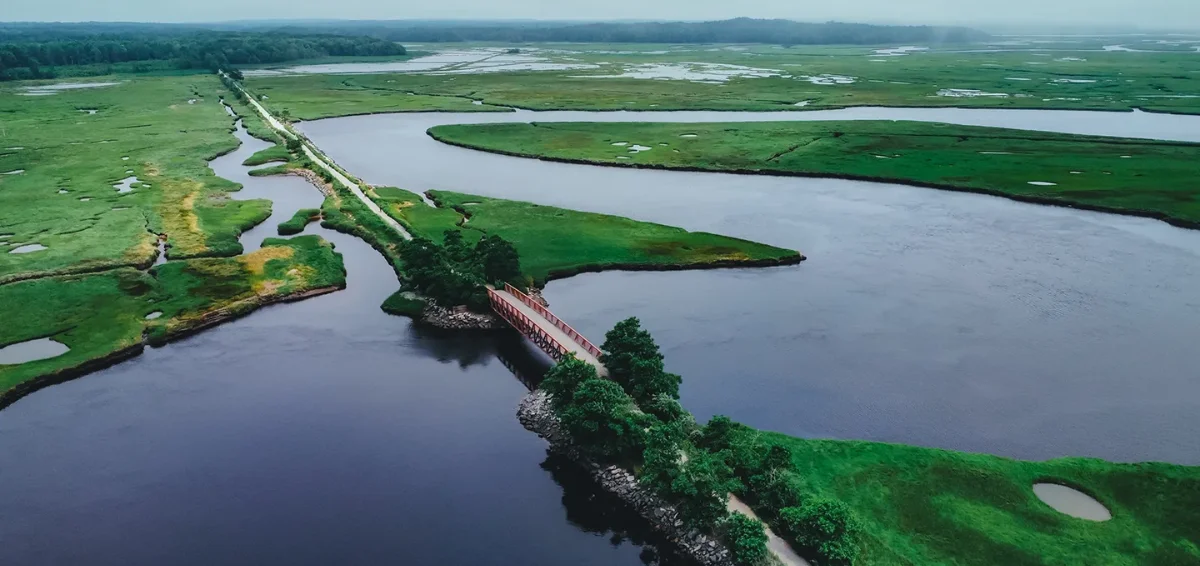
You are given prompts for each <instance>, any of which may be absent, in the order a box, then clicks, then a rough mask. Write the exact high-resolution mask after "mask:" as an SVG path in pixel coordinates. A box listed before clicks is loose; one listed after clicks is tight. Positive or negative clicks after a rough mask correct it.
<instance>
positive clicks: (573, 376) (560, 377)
mask: <svg viewBox="0 0 1200 566" xmlns="http://www.w3.org/2000/svg"><path fill="white" fill-rule="evenodd" d="M589 379H596V368H595V367H593V366H592V364H589V363H587V362H585V361H582V360H580V359H579V358H576V357H575V356H569V357H567V358H564V359H563V361H561V362H558V363H557V364H554V367H552V368H550V371H548V372H546V377H545V378H543V379H542V383H541V385H540V386H539V387H540V388H541V389H543V390H545V391H546V392H547V393H549V394H550V395H551V401H552V402H553V403H554V407H555V408H561V407H565V406H567V405H570V404H571V401H572V399H574V397H575V390H576V389H578V388H579V386H580V384H582V383H583V382H585V381H587V380H589Z"/></svg>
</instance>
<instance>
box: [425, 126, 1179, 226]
mask: <svg viewBox="0 0 1200 566" xmlns="http://www.w3.org/2000/svg"><path fill="white" fill-rule="evenodd" d="M430 134H431V135H432V136H433V137H434V138H436V139H438V140H440V141H443V142H446V143H451V144H455V145H461V146H465V147H469V148H472V149H479V150H484V151H492V152H497V153H505V154H510V155H519V156H525V157H536V158H541V159H550V160H561V161H568V162H579V163H591V164H599V165H615V166H625V167H647V168H661V169H678V170H699V171H715V172H728V173H748V174H768V175H798V176H813V177H840V178H848V179H861V180H871V181H884V182H898V183H906V184H913V185H919V186H927V187H934V188H942V189H949V190H961V191H970V192H980V193H986V194H992V195H996V196H1003V197H1008V198H1013V199H1016V200H1023V201H1029V202H1037V203H1043V204H1056V205H1062V206H1073V207H1078V208H1086V209H1093V210H1100V211H1105V212H1114V213H1118V214H1130V215H1137V216H1149V217H1153V218H1159V219H1162V220H1165V221H1167V222H1170V223H1172V224H1175V225H1179V226H1183V227H1189V228H1200V188H1198V187H1197V185H1196V184H1195V182H1194V180H1195V179H1194V178H1195V174H1194V172H1195V162H1196V160H1197V159H1198V158H1200V145H1198V144H1189V143H1175V142H1160V141H1151V140H1137V139H1123V138H1107V137H1096V136H1071V135H1065V134H1052V133H1043V132H1031V131H1023V130H1005V129H999V128H980V127H970V126H952V125H947V124H936V123H923V122H882V121H840V122H839V121H832V122H780V123H709V124H666V123H533V124H529V123H511V124H481V125H455V126H438V127H435V128H433V129H431V130H430Z"/></svg>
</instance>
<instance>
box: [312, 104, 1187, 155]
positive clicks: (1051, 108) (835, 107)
mask: <svg viewBox="0 0 1200 566" xmlns="http://www.w3.org/2000/svg"><path fill="white" fill-rule="evenodd" d="M418 94H420V93H418ZM423 96H452V97H453V95H436V94H427V95H423ZM454 98H458V97H454ZM484 105H485V106H493V107H496V108H507V109H509V110H508V111H510V112H516V111H524V112H534V113H542V112H593V113H596V114H611V113H614V112H623V113H626V114H639V113H646V114H648V113H651V112H663V113H666V112H717V113H721V112H727V113H731V114H732V113H769V112H794V113H796V114H804V113H805V112H821V111H829V110H851V109H855V108H907V109H937V110H1015V111H1021V110H1030V111H1041V112H1045V111H1051V112H1107V113H1117V114H1133V113H1136V112H1145V113H1146V114H1162V115H1167V116H1200V109H1197V110H1196V111H1195V112H1170V111H1167V110H1153V109H1147V108H1145V107H1142V106H1130V107H1129V108H1063V107H1056V106H1020V107H1014V106H955V105H949V106H932V105H919V104H849V105H840V104H834V105H830V106H805V107H803V109H801V108H797V107H795V106H792V105H785V106H782V107H780V108H772V109H768V110H746V109H731V108H705V107H698V108H614V109H609V110H597V109H580V108H570V107H550V108H547V107H541V108H534V107H531V106H522V105H518V104H496V103H489V102H484ZM502 112H505V111H503V110H402V109H397V110H365V111H362V112H351V113H347V114H338V115H336V116H324V117H321V118H312V119H307V120H305V119H300V118H297V119H296V120H293V121H292V122H291V123H292V124H293V125H295V124H299V123H302V122H310V123H311V122H320V121H323V120H337V119H338V118H353V117H362V116H379V115H389V114H398V115H403V114H497V113H502ZM439 141H441V140H439ZM1159 141H1166V140H1159ZM446 143H449V142H446ZM1179 143H1186V142H1179Z"/></svg>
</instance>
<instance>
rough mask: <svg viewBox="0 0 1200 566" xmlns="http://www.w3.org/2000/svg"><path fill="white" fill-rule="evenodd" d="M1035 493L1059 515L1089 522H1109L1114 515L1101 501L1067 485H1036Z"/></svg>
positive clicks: (1034, 486) (1034, 487)
mask: <svg viewBox="0 0 1200 566" xmlns="http://www.w3.org/2000/svg"><path fill="white" fill-rule="evenodd" d="M1033 493H1034V495H1037V497H1038V499H1041V500H1042V502H1043V503H1045V504H1046V505H1049V506H1050V507H1053V508H1054V510H1055V511H1058V512H1059V513H1063V514H1066V515H1070V516H1072V517H1077V518H1080V519H1087V520H1089V521H1107V520H1109V519H1111V518H1112V513H1110V512H1109V510H1108V508H1107V507H1105V506H1104V505H1103V504H1101V503H1100V502H1099V501H1096V500H1095V499H1094V498H1092V497H1091V496H1090V495H1088V494H1086V493H1083V492H1082V491H1079V490H1077V489H1072V488H1069V487H1067V486H1065V485H1060V484H1057V483H1035V484H1033Z"/></svg>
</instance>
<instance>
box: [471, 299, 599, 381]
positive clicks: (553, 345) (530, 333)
mask: <svg viewBox="0 0 1200 566" xmlns="http://www.w3.org/2000/svg"><path fill="white" fill-rule="evenodd" d="M488 298H489V299H491V301H492V310H494V311H496V314H498V315H500V317H501V318H503V319H504V320H505V321H507V322H508V323H509V324H511V325H512V326H513V328H516V329H517V330H518V331H520V332H521V334H524V335H525V337H526V338H528V339H529V340H530V341H532V342H533V343H534V344H536V345H537V347H539V348H541V349H542V351H543V352H546V354H548V355H549V356H550V357H551V358H554V361H556V362H557V361H561V360H562V359H563V358H564V357H566V356H567V354H575V357H577V358H579V359H581V360H583V361H585V362H587V363H589V364H592V365H593V366H596V372H597V373H598V374H600V375H601V376H607V375H608V370H607V369H605V368H604V365H603V364H601V363H600V356H601V355H602V352H601V351H600V348H597V347H596V345H595V344H592V342H591V340H588V339H587V338H586V337H585V336H584V335H582V334H580V333H579V332H578V331H576V330H575V329H574V328H571V326H570V325H568V324H567V323H565V322H563V321H562V319H560V318H558V317H557V316H554V313H552V312H550V310H549V309H547V308H546V307H544V306H542V304H541V303H539V302H537V301H535V300H533V299H531V298H530V297H529V296H528V295H526V294H525V293H522V292H521V291H520V289H517V288H516V287H513V286H512V285H509V284H507V283H505V284H504V289H503V290H498V289H492V288H490V287H489V288H488Z"/></svg>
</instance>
